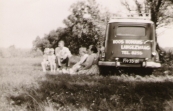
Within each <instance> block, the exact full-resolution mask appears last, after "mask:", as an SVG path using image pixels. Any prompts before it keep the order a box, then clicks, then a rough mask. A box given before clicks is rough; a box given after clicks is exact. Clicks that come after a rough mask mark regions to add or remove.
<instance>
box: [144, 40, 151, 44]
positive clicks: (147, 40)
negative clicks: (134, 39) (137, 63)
mask: <svg viewBox="0 0 173 111" xmlns="http://www.w3.org/2000/svg"><path fill="white" fill-rule="evenodd" d="M148 42H151V43H152V42H153V40H146V41H144V44H146V43H148Z"/></svg>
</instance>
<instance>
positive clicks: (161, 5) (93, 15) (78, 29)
mask: <svg viewBox="0 0 173 111" xmlns="http://www.w3.org/2000/svg"><path fill="white" fill-rule="evenodd" d="M130 2H131V3H132V2H133V5H131V3H130ZM121 4H122V6H124V10H127V11H134V10H135V11H137V13H138V14H139V15H140V14H141V13H147V12H150V13H151V20H152V21H153V22H154V24H155V26H156V27H159V26H161V25H162V24H166V23H169V22H172V21H173V13H171V12H173V0H143V1H142V2H141V0H123V1H121ZM70 11H71V14H70V15H69V16H68V17H67V18H66V19H64V21H63V22H64V24H65V26H66V27H65V28H61V27H59V28H57V30H52V31H50V32H49V33H48V34H45V35H44V36H43V37H36V39H35V40H34V41H33V48H34V49H40V50H41V51H43V50H44V48H47V47H51V48H56V47H57V46H58V42H59V41H60V40H64V41H65V42H66V46H67V47H69V49H70V50H71V52H72V53H74V54H77V53H78V49H79V47H81V46H84V47H88V46H89V45H90V44H93V45H98V46H99V45H100V44H101V43H102V42H103V40H104V37H105V30H106V24H107V22H108V21H109V19H110V18H111V16H112V15H115V16H118V15H119V14H116V13H115V14H113V13H110V12H109V11H108V10H107V9H106V8H103V7H102V6H101V5H100V4H98V3H97V2H96V0H86V1H78V2H76V3H74V4H72V5H71V7H70Z"/></svg>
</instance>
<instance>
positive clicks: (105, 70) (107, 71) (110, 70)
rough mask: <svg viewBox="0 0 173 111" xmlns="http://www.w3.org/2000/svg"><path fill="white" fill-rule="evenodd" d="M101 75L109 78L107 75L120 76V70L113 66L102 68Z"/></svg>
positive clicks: (100, 68)
mask: <svg viewBox="0 0 173 111" xmlns="http://www.w3.org/2000/svg"><path fill="white" fill-rule="evenodd" d="M99 70H100V75H103V76H107V75H119V74H120V71H119V70H118V68H116V67H113V66H100V67H99Z"/></svg>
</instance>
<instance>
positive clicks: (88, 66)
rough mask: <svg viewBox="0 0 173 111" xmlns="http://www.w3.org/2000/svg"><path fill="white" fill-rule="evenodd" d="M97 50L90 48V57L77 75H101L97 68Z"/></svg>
mask: <svg viewBox="0 0 173 111" xmlns="http://www.w3.org/2000/svg"><path fill="white" fill-rule="evenodd" d="M97 52H98V51H97V48H96V47H95V46H93V45H92V46H90V47H89V50H88V53H89V56H88V58H87V59H86V61H85V62H84V63H83V64H81V66H82V67H81V68H80V69H79V71H78V72H77V74H86V75H93V74H99V68H98V66H97V62H98V54H97Z"/></svg>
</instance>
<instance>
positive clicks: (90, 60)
mask: <svg viewBox="0 0 173 111" xmlns="http://www.w3.org/2000/svg"><path fill="white" fill-rule="evenodd" d="M54 52H55V54H54ZM97 52H98V51H97V48H96V47H95V46H94V45H90V46H89V48H88V50H87V49H86V48H85V47H81V48H80V49H79V55H80V60H79V61H78V62H77V63H75V64H74V65H73V66H71V65H70V64H71V63H70V61H71V59H73V57H72V54H71V52H70V50H69V49H68V48H67V47H65V46H64V41H60V42H59V43H58V47H57V48H56V49H55V50H54V49H53V48H45V50H44V55H43V61H42V62H41V65H42V69H43V72H46V71H47V66H50V71H51V72H56V71H57V73H60V74H64V73H65V74H86V75H90V74H98V73H99V69H98V66H97V62H98V53H97ZM64 64H65V67H64Z"/></svg>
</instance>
